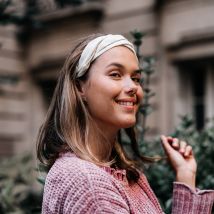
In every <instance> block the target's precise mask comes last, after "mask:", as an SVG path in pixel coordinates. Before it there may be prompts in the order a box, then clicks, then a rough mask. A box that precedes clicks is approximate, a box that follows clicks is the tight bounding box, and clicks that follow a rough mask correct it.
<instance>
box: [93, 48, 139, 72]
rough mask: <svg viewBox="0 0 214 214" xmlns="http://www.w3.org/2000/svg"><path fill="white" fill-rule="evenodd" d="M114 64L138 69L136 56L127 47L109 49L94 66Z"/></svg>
mask: <svg viewBox="0 0 214 214" xmlns="http://www.w3.org/2000/svg"><path fill="white" fill-rule="evenodd" d="M112 63H119V64H122V65H123V66H128V67H133V69H137V68H138V59H137V57H136V55H135V54H134V53H133V52H132V51H131V50H130V49H129V48H127V47H125V46H117V47H113V48H111V49H109V50H108V51H106V52H104V53H103V54H102V55H101V56H99V57H98V58H97V59H96V60H95V61H94V63H93V66H102V67H105V66H108V65H110V64H112Z"/></svg>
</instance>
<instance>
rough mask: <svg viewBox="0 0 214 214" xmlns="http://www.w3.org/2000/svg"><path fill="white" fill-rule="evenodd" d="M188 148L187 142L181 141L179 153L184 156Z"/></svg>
mask: <svg viewBox="0 0 214 214" xmlns="http://www.w3.org/2000/svg"><path fill="white" fill-rule="evenodd" d="M186 146H187V143H186V142H185V141H180V148H179V152H180V153H181V154H184V153H185V150H186Z"/></svg>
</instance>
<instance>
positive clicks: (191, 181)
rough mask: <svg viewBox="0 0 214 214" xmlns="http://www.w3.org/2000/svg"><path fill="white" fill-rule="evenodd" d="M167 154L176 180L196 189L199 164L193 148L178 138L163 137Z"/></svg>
mask: <svg viewBox="0 0 214 214" xmlns="http://www.w3.org/2000/svg"><path fill="white" fill-rule="evenodd" d="M161 141H162V145H163V148H164V150H165V153H166V155H167V157H168V159H169V161H170V163H171V165H172V167H173V169H174V170H175V172H176V180H177V181H178V182H182V183H185V184H187V185H189V186H190V187H192V188H193V189H195V177H196V170H197V164H196V161H195V158H194V155H193V151H192V147H191V146H190V145H187V143H186V142H185V141H179V140H178V139H177V138H172V137H166V136H163V135H162V136H161Z"/></svg>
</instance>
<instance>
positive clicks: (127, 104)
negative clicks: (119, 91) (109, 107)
mask: <svg viewBox="0 0 214 214" xmlns="http://www.w3.org/2000/svg"><path fill="white" fill-rule="evenodd" d="M118 104H120V105H124V106H133V105H134V103H133V102H124V101H119V102H118Z"/></svg>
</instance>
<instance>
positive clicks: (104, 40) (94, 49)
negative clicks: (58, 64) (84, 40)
mask: <svg viewBox="0 0 214 214" xmlns="http://www.w3.org/2000/svg"><path fill="white" fill-rule="evenodd" d="M120 45H122V46H126V47H127V48H129V49H130V50H131V51H132V52H133V53H134V54H135V55H136V52H135V50H134V46H133V44H132V43H131V42H129V41H128V40H127V39H126V38H125V37H123V36H121V35H112V34H108V35H105V36H99V37H97V38H96V39H93V40H92V41H90V42H89V43H88V44H87V45H86V47H85V48H84V50H83V52H82V54H81V56H80V59H79V62H78V64H77V67H76V71H75V73H76V77H77V78H78V77H81V76H83V75H84V74H85V73H86V71H87V70H88V68H89V67H90V64H91V63H92V62H93V61H94V60H95V59H96V58H97V57H99V56H100V55H101V54H103V53H104V52H106V51H107V50H109V49H111V48H113V47H116V46H120Z"/></svg>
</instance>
